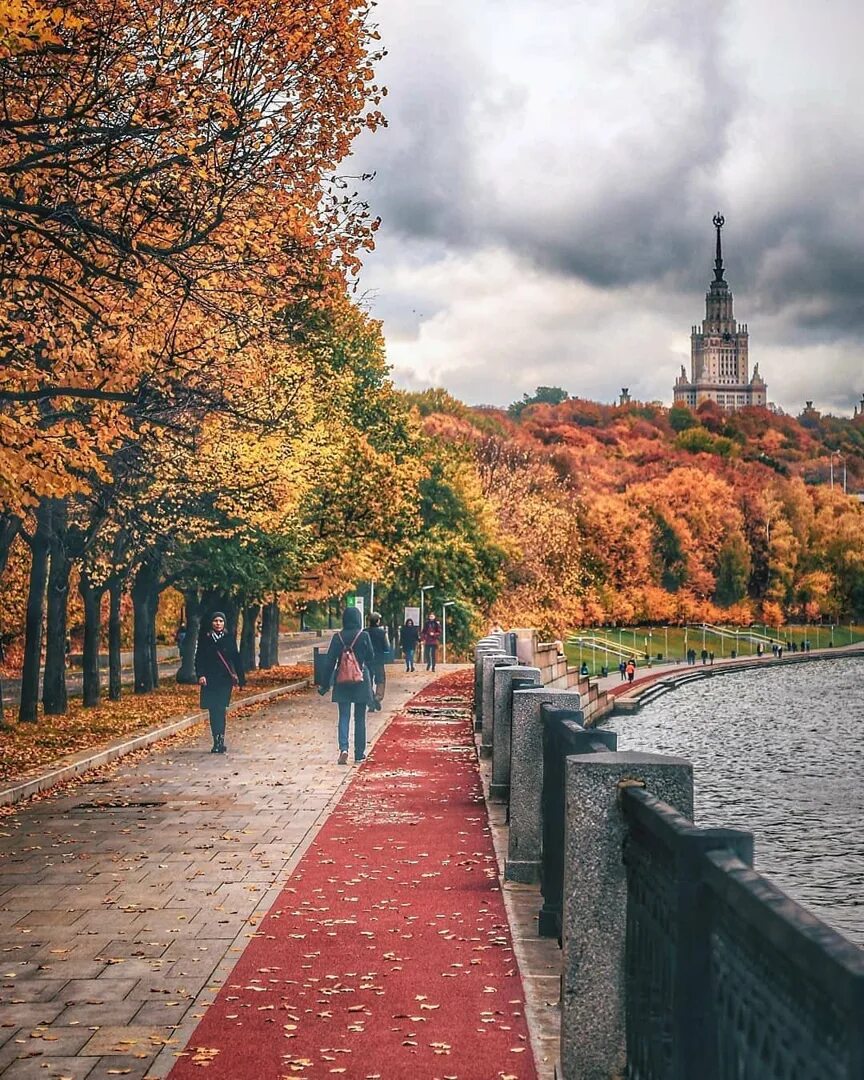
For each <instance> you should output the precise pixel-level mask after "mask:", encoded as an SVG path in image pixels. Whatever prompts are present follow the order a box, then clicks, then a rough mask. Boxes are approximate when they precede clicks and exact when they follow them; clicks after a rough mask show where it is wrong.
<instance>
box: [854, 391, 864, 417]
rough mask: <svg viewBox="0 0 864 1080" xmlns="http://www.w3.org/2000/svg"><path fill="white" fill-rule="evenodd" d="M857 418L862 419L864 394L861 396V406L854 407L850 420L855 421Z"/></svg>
mask: <svg viewBox="0 0 864 1080" xmlns="http://www.w3.org/2000/svg"><path fill="white" fill-rule="evenodd" d="M859 417H864V394H862V395H861V404H860V405H856V406H855V411H854V412H853V413H852V419H853V420H857V419H858V418H859Z"/></svg>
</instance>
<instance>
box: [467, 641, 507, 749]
mask: <svg viewBox="0 0 864 1080" xmlns="http://www.w3.org/2000/svg"><path fill="white" fill-rule="evenodd" d="M499 652H501V648H500V646H499V645H498V644H497V643H496V642H495V641H493V640H492V639H491V638H483V639H482V640H481V641H478V642H477V644H476V645H475V646H474V730H475V731H481V730H482V728H483V657H484V656H491V655H492V654H493V653H499Z"/></svg>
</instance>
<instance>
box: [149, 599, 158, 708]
mask: <svg viewBox="0 0 864 1080" xmlns="http://www.w3.org/2000/svg"><path fill="white" fill-rule="evenodd" d="M158 613H159V588H158V585H156V586H155V587H154V592H153V596H152V597H151V600H150V604H149V606H148V608H147V626H148V637H149V639H150V677H151V678H152V679H153V686H154V688H155V687H158V686H159V652H158V646H157V642H156V616H157V614H158Z"/></svg>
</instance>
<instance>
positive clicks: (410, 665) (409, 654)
mask: <svg viewBox="0 0 864 1080" xmlns="http://www.w3.org/2000/svg"><path fill="white" fill-rule="evenodd" d="M419 638H420V630H419V629H418V628H417V627H416V626H415V625H414V620H413V619H411V618H408V619H406V620H405V625H404V626H403V627H402V632H401V633H400V635H399V640H400V641H401V642H402V652H403V653H404V655H405V670H406V671H413V670H414V653H415V651H416V649H417V642H418V640H419Z"/></svg>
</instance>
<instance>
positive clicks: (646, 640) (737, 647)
mask: <svg viewBox="0 0 864 1080" xmlns="http://www.w3.org/2000/svg"><path fill="white" fill-rule="evenodd" d="M736 631H737V636H736ZM756 635H762V637H763V639H767V638H770V639H771V640H772V641H777V640H780V641H783V642H786V643H787V644H788V643H792V642H794V643H795V644H796V645H797V646H798V647H799V648H800V646H801V642H802V641H805V640H809V642H810V647H811V648H812V649H824V648H828V647H829V646H831V645H833V646H834V647H839V646H841V645H849V644H853V643H859V642H862V641H864V626H851V627H850V625H849V624H848V623H846V624H844V625H838V626H833V627H832V626H827V625H826V626H799V625H789V626H782V627H780V628H779V632H778V628H777V627H776V626H775V627H765V626H762V625H754V626H749V627H748V626H739V627H734V626H731V627H730V626H724V627H718V628H717V629H716V630H709V629H705V630H704V631H703V630H702V628H701V627H696V626H690V627H686V628H685V627H682V626H669V627H663V626H634V627H630V626H628V627H624V628H621V627H596V628H592V629H584V630H574V631H572V633H571V634H569V635H568V636H567V639H565V643H564V651H565V652H566V653H567V659H568V660H569V662H570V663H571V664H574V665H577V666H580V667H581V665H582V664H583V663H584V664H586V665H587V667H588V671H589V673H590V674H592V675H598V674H601V672H602V668H603V667H608V668H609V669H610V670H612V669H614V668H616V667H617V666H618V662H619V660H620V658H621V654H622V653H623V654H625V655H630V654H631V653H633V652H635V653H636V654H637V655H638V660H639V665H640V666H643V665H644V664H645V663H646V662H647V661H646V654H647V655H650V657H651V661H652V663H659V662H662V661H663V660H666V659H671V660H681V659H684V657H685V656H686V653H687V649H688V648H689V649H695V650H696V652H697V654H699V653H701V652H702V649H703V648H705V649H707V650H708V651H709V652H713V653H714V656H715V657H716V658H717V659H721V658H723V657H727V656H731V655H732V652H733V650H734V651H735V653H736V655H738V656H755V655H756V647H757V641H758V638H757V637H756ZM578 639H581V641H580V640H578ZM763 644H764V645H765V648H766V651H767V652H769V653H770V651H771V646H770V644H769V643H768V642H767V641H765V640H763ZM619 650H620V651H619Z"/></svg>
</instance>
